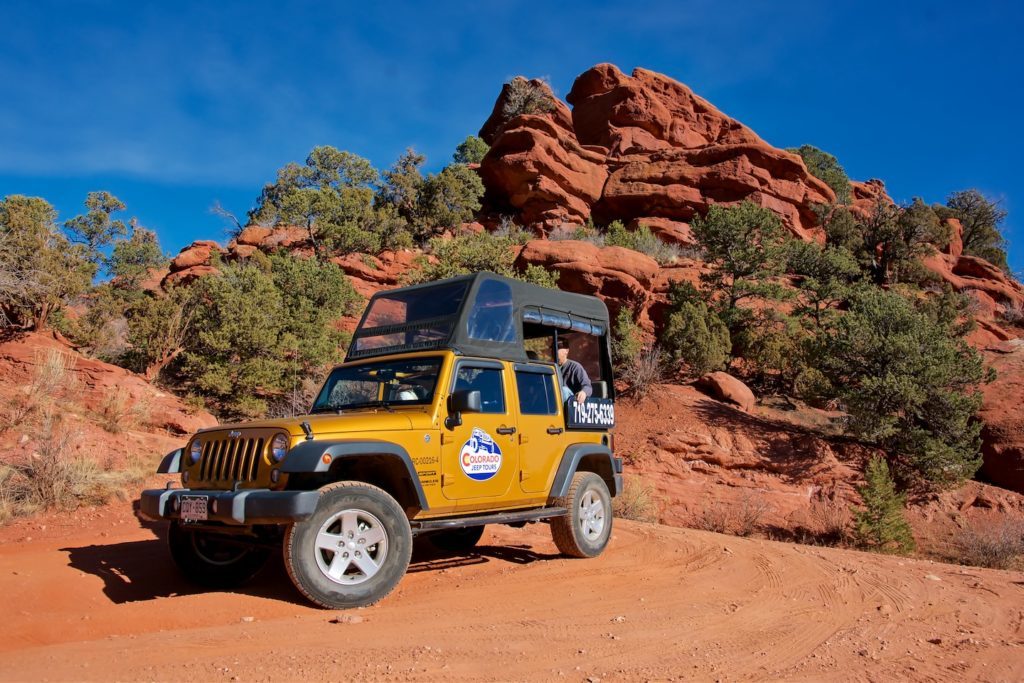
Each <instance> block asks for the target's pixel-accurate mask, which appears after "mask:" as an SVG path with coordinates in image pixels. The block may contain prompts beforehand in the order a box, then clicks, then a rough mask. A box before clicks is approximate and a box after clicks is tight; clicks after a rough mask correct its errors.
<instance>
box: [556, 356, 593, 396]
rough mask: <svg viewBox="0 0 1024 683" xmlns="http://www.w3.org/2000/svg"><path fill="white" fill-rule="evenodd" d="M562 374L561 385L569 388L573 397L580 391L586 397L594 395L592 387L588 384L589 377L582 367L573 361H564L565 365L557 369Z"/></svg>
mask: <svg viewBox="0 0 1024 683" xmlns="http://www.w3.org/2000/svg"><path fill="white" fill-rule="evenodd" d="M558 369H559V370H560V371H561V373H562V383H563V384H564V385H565V386H567V387H569V391H571V392H572V393H573V394H574V395H575V394H576V393H577V392H579V391H580V390H581V389H582V390H583V393H584V394H586V395H587V396H588V397H590V396H592V395H593V394H594V387H593V386H591V384H590V376H589V375H587V371H586V370H584V369H583V366H582V365H580V364H579V363H578V362H576V361H574V360H567V361H565V365H561V366H559V368H558Z"/></svg>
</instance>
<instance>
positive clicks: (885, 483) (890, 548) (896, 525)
mask: <svg viewBox="0 0 1024 683" xmlns="http://www.w3.org/2000/svg"><path fill="white" fill-rule="evenodd" d="M864 479H865V484H864V486H862V487H860V488H859V489H858V490H859V492H860V495H861V500H862V501H863V503H864V509H863V510H857V511H856V512H854V523H855V526H854V534H855V538H856V540H857V543H858V544H859V545H861V546H862V547H865V548H870V549H872V550H877V551H879V552H884V553H898V554H901V555H905V554H907V553H910V552H912V551H913V550H914V548H915V543H914V535H913V533H912V532H911V530H910V525H909V524H908V523H907V520H906V517H904V516H903V506H904V504H905V503H906V496H904V495H900V494H898V493H896V485H895V484H894V483H893V480H892V476H891V475H890V473H889V466H888V465H887V464H886V462H885V458H882V457H873V458H871V460H870V461H869V462H868V464H867V468H866V469H865V471H864Z"/></svg>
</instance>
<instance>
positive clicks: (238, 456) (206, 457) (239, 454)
mask: <svg viewBox="0 0 1024 683" xmlns="http://www.w3.org/2000/svg"><path fill="white" fill-rule="evenodd" d="M264 443H265V442H264V440H263V439H262V438H248V439H247V438H239V439H230V438H221V439H215V440H213V441H207V442H206V443H204V444H203V458H202V460H201V461H200V462H201V464H200V467H199V478H200V479H202V480H203V481H227V482H235V481H256V477H257V475H258V474H259V468H260V461H261V460H262V459H263V445H264Z"/></svg>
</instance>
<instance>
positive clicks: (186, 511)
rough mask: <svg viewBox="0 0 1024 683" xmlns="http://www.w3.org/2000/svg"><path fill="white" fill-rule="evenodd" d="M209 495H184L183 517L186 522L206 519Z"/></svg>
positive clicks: (182, 504)
mask: <svg viewBox="0 0 1024 683" xmlns="http://www.w3.org/2000/svg"><path fill="white" fill-rule="evenodd" d="M209 499H210V497H209V496H182V497H181V519H182V521H184V522H203V521H206V519H207V516H206V505H207V502H208V501H209Z"/></svg>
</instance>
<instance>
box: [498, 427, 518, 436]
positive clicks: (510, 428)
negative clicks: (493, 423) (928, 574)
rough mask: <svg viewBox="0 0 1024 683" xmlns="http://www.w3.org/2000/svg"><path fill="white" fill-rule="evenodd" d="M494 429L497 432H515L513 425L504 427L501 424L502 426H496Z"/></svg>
mask: <svg viewBox="0 0 1024 683" xmlns="http://www.w3.org/2000/svg"><path fill="white" fill-rule="evenodd" d="M494 431H496V432H498V433H499V434H515V433H516V428H515V427H506V426H505V425H502V426H500V427H498V428H497V429H495V430H494Z"/></svg>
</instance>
